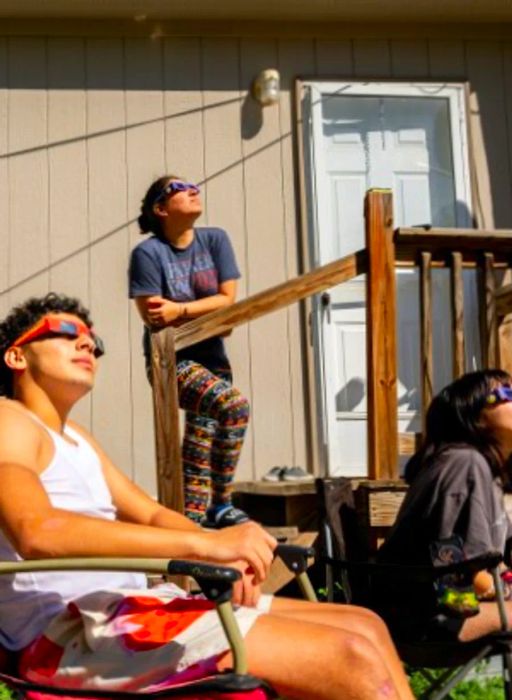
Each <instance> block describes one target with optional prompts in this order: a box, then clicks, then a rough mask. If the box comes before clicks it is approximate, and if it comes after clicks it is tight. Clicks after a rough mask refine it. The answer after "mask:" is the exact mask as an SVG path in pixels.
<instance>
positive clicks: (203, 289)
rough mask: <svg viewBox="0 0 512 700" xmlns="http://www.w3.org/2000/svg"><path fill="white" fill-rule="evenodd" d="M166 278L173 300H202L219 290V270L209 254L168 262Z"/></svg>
mask: <svg viewBox="0 0 512 700" xmlns="http://www.w3.org/2000/svg"><path fill="white" fill-rule="evenodd" d="M165 277H166V282H167V285H168V287H169V291H170V295H171V298H173V299H180V300H183V301H186V300H188V299H200V298H202V297H205V296H210V295H211V294H216V293H217V290H218V274H217V270H216V269H215V265H214V263H213V260H212V258H211V255H210V254H209V253H207V252H204V253H199V254H196V255H194V256H190V255H187V257H186V258H183V259H181V260H167V261H166V264H165Z"/></svg>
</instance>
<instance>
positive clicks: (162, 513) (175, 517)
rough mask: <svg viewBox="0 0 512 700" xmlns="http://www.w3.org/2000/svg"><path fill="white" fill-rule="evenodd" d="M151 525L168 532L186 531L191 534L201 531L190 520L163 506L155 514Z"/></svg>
mask: <svg viewBox="0 0 512 700" xmlns="http://www.w3.org/2000/svg"><path fill="white" fill-rule="evenodd" d="M149 524H150V525H151V526H153V527H161V528H164V529H166V530H182V531H183V530H184V531H189V532H199V531H200V530H201V529H200V527H199V525H196V523H193V522H192V520H190V519H189V518H187V517H185V516H184V515H182V514H181V513H177V512H176V511H175V510H170V509H169V508H164V507H163V506H162V507H161V508H159V510H157V511H156V512H155V513H154V515H153V516H152V517H151V520H150V522H149Z"/></svg>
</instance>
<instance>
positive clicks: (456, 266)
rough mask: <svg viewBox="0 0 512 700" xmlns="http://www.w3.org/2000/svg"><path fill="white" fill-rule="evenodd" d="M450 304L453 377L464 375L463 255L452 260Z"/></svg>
mask: <svg viewBox="0 0 512 700" xmlns="http://www.w3.org/2000/svg"><path fill="white" fill-rule="evenodd" d="M450 283H451V284H450V302H451V307H452V351H453V376H454V378H455V379H457V377H460V376H461V375H463V374H464V369H465V357H464V286H463V278H462V253H457V252H453V253H452V254H451V260H450Z"/></svg>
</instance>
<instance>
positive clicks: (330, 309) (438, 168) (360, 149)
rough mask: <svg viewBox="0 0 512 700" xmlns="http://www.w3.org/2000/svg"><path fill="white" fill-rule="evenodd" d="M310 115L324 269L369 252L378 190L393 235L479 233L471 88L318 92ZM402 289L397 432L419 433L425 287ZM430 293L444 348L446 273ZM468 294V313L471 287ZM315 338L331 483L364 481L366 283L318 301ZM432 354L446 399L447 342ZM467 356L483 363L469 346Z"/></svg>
mask: <svg viewBox="0 0 512 700" xmlns="http://www.w3.org/2000/svg"><path fill="white" fill-rule="evenodd" d="M303 105H304V115H305V120H304V123H305V142H306V154H307V158H306V167H307V168H308V170H309V178H308V180H309V184H310V188H309V190H310V200H309V214H310V229H311V238H310V241H311V247H312V257H313V259H314V262H315V264H316V265H322V264H325V263H327V262H330V261H332V260H335V259H337V258H340V257H342V256H344V255H347V254H349V253H352V252H354V251H356V250H359V249H361V248H363V247H364V245H365V243H364V219H363V202H364V196H365V192H366V191H367V190H368V189H370V188H373V187H382V188H391V189H392V191H393V200H394V220H395V226H414V225H423V224H431V225H434V226H464V227H467V226H470V225H471V205H470V185H469V173H468V165H467V162H468V159H467V145H466V128H465V100H464V88H463V86H462V85H446V84H444V85H437V86H436V85H432V84H428V85H427V84H412V83H407V84H404V83H360V84H357V83H309V84H307V85H306V87H305V92H304V100H303ZM397 286H398V325H399V332H398V348H399V358H398V370H399V387H398V400H399V429H400V430H410V431H416V430H419V414H418V408H419V405H420V397H419V320H418V317H419V309H418V280H417V275H416V274H415V273H414V272H410V271H404V272H401V273H400V274H399V276H398V280H397ZM433 287H434V319H433V320H434V341H435V338H436V336H437V337H442V338H447V337H450V335H449V328H450V317H449V313H448V312H447V304H446V300H447V294H448V277H447V273H444V272H443V271H439V272H438V273H435V274H434V275H433ZM467 294H468V298H467V300H466V303H467V304H470V303H472V302H471V300H472V298H473V296H472V291H471V285H468V293H467ZM466 308H467V307H466ZM314 329H315V332H314V335H315V344H316V347H317V349H318V352H317V353H316V357H317V368H316V370H317V377H318V381H319V384H320V386H321V401H320V406H319V420H320V429H321V434H322V436H323V444H324V456H325V462H326V468H327V469H326V470H327V471H328V473H330V474H332V475H341V474H343V475H350V476H352V475H366V473H367V463H366V454H367V452H366V443H367V437H366V339H365V288H364V279H363V278H358V279H356V280H353V281H351V282H348V283H344V284H342V285H340V286H339V287H336V288H333V289H331V290H329V293H327V294H324V295H322V296H321V297H320V298H319V299H317V300H316V302H315V307H314ZM473 336H476V334H471V338H470V340H472V339H473ZM473 344H474V343H473ZM434 348H435V349H434V367H435V385H436V387H437V388H440V387H441V386H442V385H443V384H445V383H447V382H448V381H449V380H450V378H451V371H452V368H451V350H450V348H449V347H448V346H447V344H446V342H442V343H436V342H434ZM468 353H470V354H471V355H472V356H473V355H475V356H476V349H475V348H474V347H472V345H471V343H469V344H468Z"/></svg>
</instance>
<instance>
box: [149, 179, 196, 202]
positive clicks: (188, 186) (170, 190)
mask: <svg viewBox="0 0 512 700" xmlns="http://www.w3.org/2000/svg"><path fill="white" fill-rule="evenodd" d="M187 190H192V192H194V194H199V187H198V186H197V185H193V184H192V183H191V182H180V181H179V180H173V181H172V182H169V183H168V184H167V185H166V186H165V187H164V189H163V190H162V191H161V192H160V194H158V195H157V196H156V197H155V201H154V204H156V203H157V202H159V201H160V200H161V199H165V198H166V197H169V196H170V195H171V194H174V193H175V192H186V191H187Z"/></svg>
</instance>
